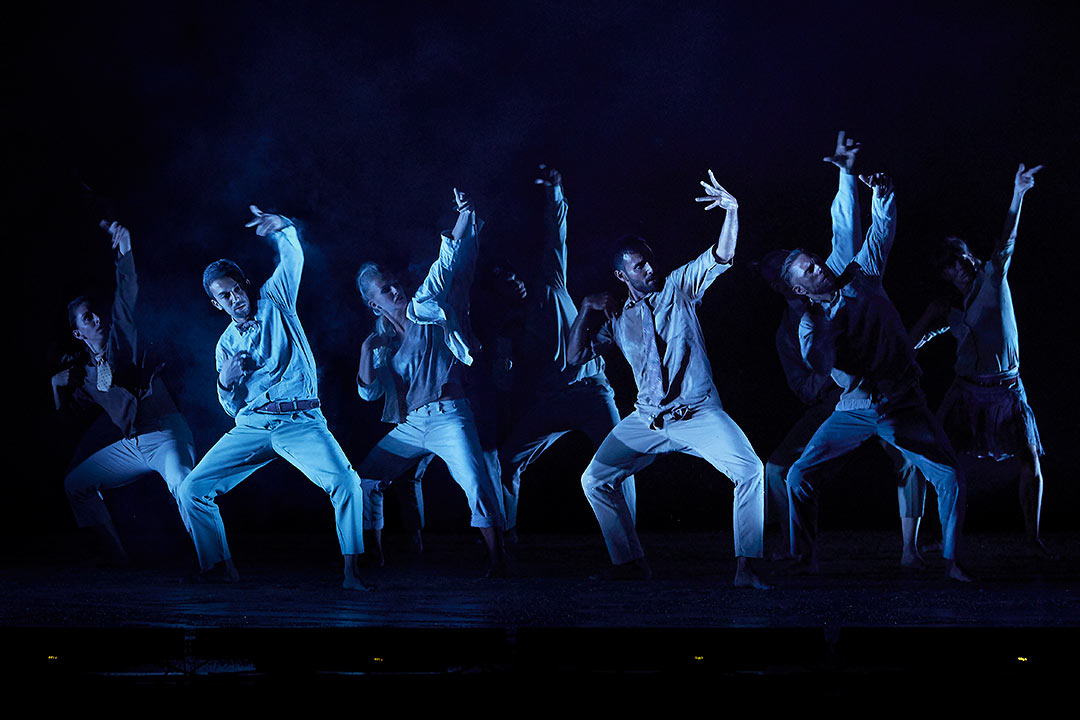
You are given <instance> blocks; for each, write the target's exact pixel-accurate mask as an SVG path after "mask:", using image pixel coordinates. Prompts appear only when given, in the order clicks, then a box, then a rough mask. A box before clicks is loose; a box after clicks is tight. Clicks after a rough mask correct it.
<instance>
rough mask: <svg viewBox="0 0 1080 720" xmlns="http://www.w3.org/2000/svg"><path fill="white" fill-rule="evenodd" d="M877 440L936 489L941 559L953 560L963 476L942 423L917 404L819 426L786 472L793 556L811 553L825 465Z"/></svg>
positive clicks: (850, 413)
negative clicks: (818, 491) (913, 467)
mask: <svg viewBox="0 0 1080 720" xmlns="http://www.w3.org/2000/svg"><path fill="white" fill-rule="evenodd" d="M920 397H921V394H920ZM875 436H876V437H878V438H880V439H881V441H882V442H885V443H888V444H889V445H892V446H893V447H895V448H896V449H897V450H899V451H900V453H901V454H902V455H903V456H904V458H905V459H906V460H907V461H908V462H910V463H911V464H912V465H914V466H915V467H916V468H917V469H918V470H919V472H921V473H922V475H923V476H924V477H925V478H926V480H927V481H929V482H930V484H932V485H933V486H934V489H935V490H936V491H937V495H938V515H939V517H940V518H941V535H942V555H943V556H944V557H945V558H946V559H950V560H951V559H955V557H956V545H957V541H958V539H959V537H960V530H961V527H962V526H963V519H964V502H965V487H964V478H963V475H962V474H961V473H960V468H959V465H958V464H957V461H956V456H955V455H954V454H953V451H952V447H951V446H950V445H949V441H948V439H947V438H946V437H945V433H944V432H943V431H942V429H941V425H940V424H938V422H937V420H935V419H934V417H933V415H931V414H930V411H929V410H927V409H926V404H925V403H923V402H921V401H920V402H918V403H917V404H912V405H908V406H906V407H900V408H897V409H896V410H893V411H891V412H889V413H887V414H884V415H879V414H878V412H877V411H876V410H872V409H871V410H843V411H837V412H833V413H832V414H831V415H830V416H829V417H828V419H826V420H825V422H824V423H822V425H821V427H819V428H818V429H817V431H816V432H815V433H814V435H813V437H812V438H810V442H809V444H808V445H807V446H806V450H805V451H804V452H803V454H802V457H800V458H799V460H798V461H797V462H796V463H795V464H794V465H792V466H791V469H790V470H788V474H787V485H788V493H789V512H790V515H791V520H790V523H791V530H790V532H791V552H792V554H794V555H801V554H806V553H810V552H812V551H813V549H814V546H815V543H816V541H817V532H818V525H817V521H818V506H817V490H816V487H817V486H820V484H821V483H822V482H824V481H826V479H827V478H828V476H829V475H830V474H831V473H830V469H831V468H829V467H828V466H829V464H830V463H831V462H832V461H833V460H836V459H838V458H841V457H843V456H844V455H847V454H848V453H849V452H851V451H852V450H854V449H855V448H857V447H858V446H859V445H861V444H862V443H863V442H865V441H866V440H868V439H870V438H872V437H875Z"/></svg>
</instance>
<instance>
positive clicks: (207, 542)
mask: <svg viewBox="0 0 1080 720" xmlns="http://www.w3.org/2000/svg"><path fill="white" fill-rule="evenodd" d="M251 212H252V214H253V215H254V216H255V217H254V219H252V220H251V221H250V222H248V223H247V227H254V228H255V234H256V235H258V236H259V237H263V236H269V237H270V238H271V239H272V240H273V241H274V242H275V243H276V244H277V251H278V265H277V267H276V268H275V269H274V272H273V274H272V275H271V276H270V278H269V279H268V280H267V281H266V283H265V284H264V285H263V286H262V288H261V289H260V290H259V294H258V295H256V296H254V297H252V296H251V294H250V291H251V283H250V282H249V281H248V279H247V276H246V275H244V273H243V271H242V270H241V269H240V268H239V267H238V266H237V265H236V263H234V262H232V261H231V260H218V261H217V262H214V263H211V264H210V266H209V267H207V268H206V270H205V271H204V272H203V288H204V289H205V290H206V293H207V294H208V295H209V296H210V304H211V305H213V306H214V307H215V308H217V309H218V310H221V311H223V312H225V314H226V315H228V316H229V319H230V321H231V322H230V323H229V325H228V327H226V328H225V332H223V333H222V334H221V338H220V339H219V340H218V343H217V350H216V357H217V370H218V379H217V393H218V400H219V401H220V402H221V406H222V407H223V408H224V409H225V412H227V413H228V414H229V415H231V416H232V417H234V418H236V427H234V428H232V429H231V430H229V432H227V433H226V434H225V435H224V436H223V437H222V438H221V439H220V440H218V442H217V444H216V445H214V447H212V448H210V451H209V452H208V453H206V455H205V456H204V457H203V459H202V460H201V461H199V464H198V465H197V466H196V467H195V469H194V470H192V472H191V475H189V476H188V479H187V481H186V482H185V483H184V484H183V485H182V486H181V488H180V501H181V505H182V506H183V507H185V508H186V509H187V511H188V512H189V513H190V515H191V524H192V530H193V533H192V535H193V537H194V538H195V548H196V550H197V551H198V554H199V565H200V567H201V568H202V570H203V573H204V576H207V575H208V574H209V573H210V571H211V570H215V572H216V571H217V570H220V573H221V577H222V579H224V580H225V581H226V582H235V581H237V580H239V578H240V576H239V573H238V572H237V570H236V566H235V564H234V563H233V560H232V555H231V553H230V552H229V545H228V543H227V542H226V540H225V526H224V525H223V523H222V521H221V512H220V510H219V509H218V506H217V503H216V502H215V498H216V497H217V496H218V495H221V494H222V493H226V492H228V491H229V490H231V489H232V488H234V487H236V486H237V485H238V484H240V483H241V482H243V480H244V479H246V478H247V477H248V476H249V475H251V473H253V472H255V471H256V470H258V469H259V468H261V467H262V466H264V465H266V464H267V463H269V462H271V461H272V460H274V459H276V458H278V457H283V458H285V459H286V460H288V461H289V462H290V463H291V464H292V465H293V466H295V467H296V468H297V469H298V470H300V472H302V473H304V475H306V476H307V477H308V479H310V480H311V481H312V482H313V483H315V484H316V485H318V486H319V487H321V488H322V489H323V490H325V491H326V493H327V494H328V495H330V502H331V504H332V505H333V506H334V519H335V521H336V523H337V535H338V544H339V545H340V547H341V554H342V555H343V556H344V580H343V582H342V585H343V587H345V588H346V589H349V590H369V589H371V588H370V587H369V586H368V585H366V584H365V583H363V582H362V581H361V579H360V575H359V573H358V571H357V562H356V561H357V555H359V554H360V553H362V552H363V551H364V541H363V534H362V525H363V496H362V493H361V489H360V479H359V478H358V477H357V475H356V472H355V471H354V470H353V468H352V466H351V465H350V464H349V460H348V458H346V457H345V453H344V452H342V450H341V447H340V446H339V445H338V443H337V440H335V439H334V436H333V435H331V434H330V430H329V429H328V428H327V426H326V418H325V417H323V414H322V411H321V410H320V409H319V388H318V371H317V369H316V367H315V358H314V356H313V355H312V353H311V346H310V345H309V344H308V340H307V336H306V335H305V334H304V328H303V327H302V326H301V325H300V318H299V317H298V316H297V314H296V297H297V293H298V292H299V289H300V273H301V270H302V269H303V266H304V251H303V248H302V247H301V246H300V238H299V236H298V235H297V231H296V226H295V225H293V224H292V222H291V221H289V220H288V219H287V218H285V217H282V216H280V215H273V214H270V213H264V212H263V211H261V210H259V208H257V207H255V206H254V205H252V206H251ZM215 566H218V567H217V568H215Z"/></svg>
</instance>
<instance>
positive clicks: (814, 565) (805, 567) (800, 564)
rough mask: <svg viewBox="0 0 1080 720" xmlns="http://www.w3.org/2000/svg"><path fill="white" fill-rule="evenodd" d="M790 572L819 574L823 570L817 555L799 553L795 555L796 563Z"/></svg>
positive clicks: (795, 573) (794, 573)
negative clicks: (819, 565)
mask: <svg viewBox="0 0 1080 720" xmlns="http://www.w3.org/2000/svg"><path fill="white" fill-rule="evenodd" d="M788 572H789V573H790V574H792V575H817V574H818V573H819V572H821V569H820V568H819V567H818V561H817V558H816V557H812V556H809V555H799V556H796V557H795V564H794V565H792V566H791V569H789V570H788Z"/></svg>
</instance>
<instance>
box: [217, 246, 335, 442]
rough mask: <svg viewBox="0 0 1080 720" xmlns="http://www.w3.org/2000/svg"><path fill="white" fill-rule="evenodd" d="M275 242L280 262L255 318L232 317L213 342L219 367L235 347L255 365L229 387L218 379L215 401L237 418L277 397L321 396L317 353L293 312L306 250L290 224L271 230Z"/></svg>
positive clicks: (261, 293) (264, 288) (264, 289)
mask: <svg viewBox="0 0 1080 720" xmlns="http://www.w3.org/2000/svg"><path fill="white" fill-rule="evenodd" d="M269 237H270V239H271V240H273V241H274V242H276V243H277V248H278V264H277V267H276V268H274V272H273V274H272V275H271V276H270V278H269V279H268V280H267V281H266V282H265V283H264V284H263V286H262V288H261V289H260V290H259V296H258V300H257V302H256V304H255V316H254V318H253V319H252V320H253V321H248V322H245V323H244V324H243V329H241V326H240V325H238V324H237V323H236V322H230V323H229V326H228V327H227V328H225V332H223V333H222V334H221V338H220V339H219V340H218V343H217V350H216V357H217V370H218V372H219V373H220V372H221V367H222V365H223V364H224V363H225V361H226V360H227V359H228V358H230V357H232V356H234V355H236V353H238V352H246V353H248V354H249V355H250V356H251V360H252V361H253V364H254V369H253V370H252V371H251V373H250V374H249V375H247V376H246V377H245V378H243V379H241V380H239V381H238V382H237V383H236V384H235V385H234V386H233V387H232V388H231V389H229V390H225V389H224V388H222V387H221V385H220V383H218V384H217V390H218V400H220V401H221V406H222V407H223V408H225V412H227V413H228V414H229V415H231V416H233V417H234V418H236V420H237V422H238V423H239V422H240V421H241V420H243V419H250V417H251V416H252V415H253V413H254V410H255V408H257V407H260V406H261V405H265V404H266V403H268V402H275V401H281V400H314V399H316V398H318V396H319V385H318V376H317V373H316V369H315V357H314V355H312V353H311V346H310V345H309V344H308V340H307V336H306V335H305V334H304V328H303V326H302V325H301V324H300V318H299V317H298V316H297V314H296V297H297V293H298V291H299V289H300V274H301V271H302V270H303V267H304V251H303V248H302V247H301V246H300V238H299V236H298V235H297V232H296V227H295V226H294V225H287V226H286V227H284V228H282V229H281V230H279V231H277V232H273V233H270V235H269Z"/></svg>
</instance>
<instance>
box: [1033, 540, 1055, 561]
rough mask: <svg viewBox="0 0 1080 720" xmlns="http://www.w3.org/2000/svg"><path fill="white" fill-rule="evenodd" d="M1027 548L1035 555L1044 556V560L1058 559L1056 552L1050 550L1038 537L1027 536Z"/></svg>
mask: <svg viewBox="0 0 1080 720" xmlns="http://www.w3.org/2000/svg"><path fill="white" fill-rule="evenodd" d="M1028 550H1029V551H1030V552H1031V554H1032V555H1035V556H1036V557H1041V558H1045V559H1046V560H1060V559H1061V558H1059V557H1058V556H1057V555H1056V554H1054V553H1053V552H1051V551H1050V549H1049V548H1048V547H1046V545H1043V541H1042V540H1041V539H1040V538H1031V537H1029V538H1028Z"/></svg>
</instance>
